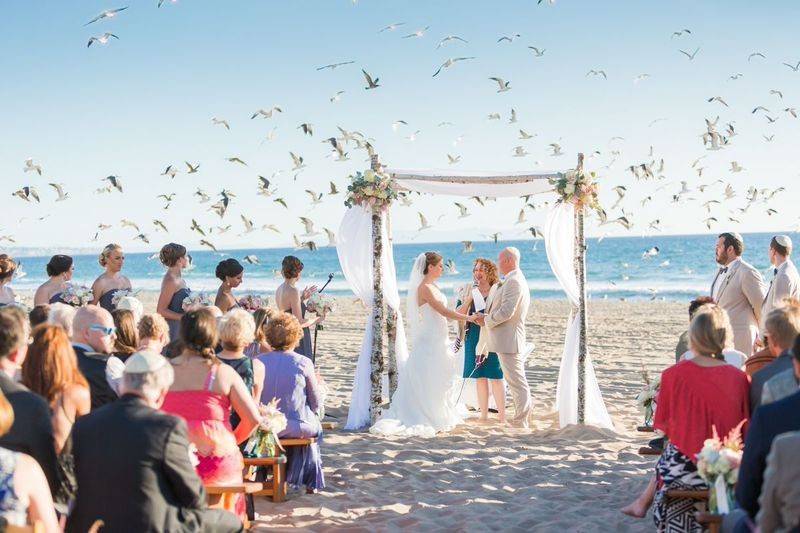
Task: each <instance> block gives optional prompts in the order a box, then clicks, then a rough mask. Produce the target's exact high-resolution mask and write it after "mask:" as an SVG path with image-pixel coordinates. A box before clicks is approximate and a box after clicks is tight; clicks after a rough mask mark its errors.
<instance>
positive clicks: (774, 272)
mask: <svg viewBox="0 0 800 533" xmlns="http://www.w3.org/2000/svg"><path fill="white" fill-rule="evenodd" d="M772 274H773V275H775V276H777V275H778V269H777V268H776V269H775V270H773V271H772Z"/></svg>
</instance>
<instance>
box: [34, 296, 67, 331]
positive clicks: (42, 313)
mask: <svg viewBox="0 0 800 533" xmlns="http://www.w3.org/2000/svg"><path fill="white" fill-rule="evenodd" d="M49 314H50V304H44V305H37V306H36V307H34V308H33V309H31V310H30V312H29V313H28V322H29V323H30V325H31V329H33V328H35V327H36V326H38V325H39V324H44V323H46V322H47V317H48V315H49ZM64 329H65V330H66V328H64ZM71 329H72V323H70V330H71ZM69 334H70V331H67V335H69Z"/></svg>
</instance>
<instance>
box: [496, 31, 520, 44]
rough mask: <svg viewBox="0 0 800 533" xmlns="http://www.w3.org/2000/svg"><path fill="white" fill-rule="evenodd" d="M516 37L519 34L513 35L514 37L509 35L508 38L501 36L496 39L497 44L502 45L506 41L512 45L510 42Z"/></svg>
mask: <svg viewBox="0 0 800 533" xmlns="http://www.w3.org/2000/svg"><path fill="white" fill-rule="evenodd" d="M518 37H520V34H519V33H515V34H514V35H510V36H509V35H503V36H502V37H500V38H499V39H497V42H498V43H502V42H503V41H508V42H509V43H512V42H514V39H516V38H518Z"/></svg>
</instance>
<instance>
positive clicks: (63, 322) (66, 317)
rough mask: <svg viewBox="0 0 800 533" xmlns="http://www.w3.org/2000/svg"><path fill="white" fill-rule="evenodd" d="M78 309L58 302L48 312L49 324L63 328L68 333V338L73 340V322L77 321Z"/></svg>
mask: <svg viewBox="0 0 800 533" xmlns="http://www.w3.org/2000/svg"><path fill="white" fill-rule="evenodd" d="M77 312H78V311H77V309H75V308H74V307H72V306H71V305H67V304H62V303H61V302H56V303H54V304H51V305H50V310H49V311H48V312H47V323H48V324H53V325H56V326H61V327H62V328H64V331H66V332H67V337H69V338H70V339H71V338H72V322H73V321H74V320H75V313H77Z"/></svg>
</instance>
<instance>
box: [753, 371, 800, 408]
mask: <svg viewBox="0 0 800 533" xmlns="http://www.w3.org/2000/svg"><path fill="white" fill-rule="evenodd" d="M798 390H800V365H798V364H795V365H794V368H792V369H789V370H784V371H783V372H781V373H779V374H777V375H775V376H772V377H771V378H770V379H769V380H768V381H767V382H766V383H764V388H763V389H762V390H761V405H766V404H768V403H772V402H777V401H778V400H782V399H783V398H786V397H787V396H791V395H792V394H794V393H795V392H797V391H798Z"/></svg>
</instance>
